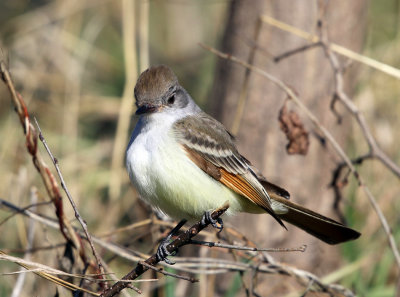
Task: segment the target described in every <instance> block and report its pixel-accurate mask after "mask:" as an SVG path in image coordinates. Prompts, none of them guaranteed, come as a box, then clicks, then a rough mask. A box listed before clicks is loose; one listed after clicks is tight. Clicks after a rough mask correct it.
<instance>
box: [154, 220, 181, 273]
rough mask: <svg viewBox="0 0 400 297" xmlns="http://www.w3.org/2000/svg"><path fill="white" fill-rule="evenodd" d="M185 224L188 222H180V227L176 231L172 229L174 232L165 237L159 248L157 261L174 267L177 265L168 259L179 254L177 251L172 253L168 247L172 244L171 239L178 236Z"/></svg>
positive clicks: (176, 227)
mask: <svg viewBox="0 0 400 297" xmlns="http://www.w3.org/2000/svg"><path fill="white" fill-rule="evenodd" d="M185 223H186V220H182V221H180V222H179V223H178V225H176V226H175V227H174V229H172V230H171V231H170V232H169V233H168V235H167V237H165V238H164V239H163V240H162V241H161V243H160V245H159V246H158V248H157V252H156V257H157V261H158V262H161V261H164V262H165V263H167V264H169V265H174V264H175V262H173V261H171V260H169V259H168V258H167V257H168V256H175V255H176V254H177V252H178V250H177V249H176V250H175V251H174V252H172V253H171V252H170V251H169V250H168V248H167V247H168V246H169V245H170V244H171V238H172V236H174V235H176V234H177V233H178V231H179V229H181V228H182V226H183V225H184V224H185Z"/></svg>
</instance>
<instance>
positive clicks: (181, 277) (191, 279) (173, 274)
mask: <svg viewBox="0 0 400 297" xmlns="http://www.w3.org/2000/svg"><path fill="white" fill-rule="evenodd" d="M139 264H140V265H143V266H145V267H147V268H149V269H151V270H153V271H155V272H158V273H161V274H164V275H167V276H172V277H174V278H178V279H183V280H186V281H189V282H191V283H197V282H198V281H199V280H198V279H197V278H193V277H187V276H183V275H179V274H175V273H172V272H168V271H165V270H164V269H163V268H159V267H155V266H153V265H150V264H147V263H146V262H144V261H139Z"/></svg>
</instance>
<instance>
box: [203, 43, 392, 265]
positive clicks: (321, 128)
mask: <svg viewBox="0 0 400 297" xmlns="http://www.w3.org/2000/svg"><path fill="white" fill-rule="evenodd" d="M200 46H201V47H203V48H205V49H206V50H208V51H210V52H212V53H213V54H215V55H217V56H219V57H221V58H223V59H227V60H230V61H232V62H235V63H237V64H239V65H242V66H243V67H245V68H248V69H251V70H252V71H253V72H255V73H257V74H259V75H261V76H263V77H265V78H267V79H268V80H270V81H271V82H272V83H274V84H275V85H277V86H278V87H279V88H281V89H282V90H283V91H284V92H285V93H286V94H287V95H288V96H289V98H290V99H291V100H292V101H293V102H294V103H295V104H296V105H297V106H298V107H299V108H300V109H301V110H302V111H303V112H304V113H305V115H306V116H307V117H308V118H309V119H310V121H311V122H312V123H313V125H314V126H315V127H316V128H317V129H318V130H319V131H320V132H321V133H322V134H323V135H324V136H325V138H326V139H327V140H328V141H329V143H330V144H331V145H332V147H333V148H334V150H335V151H336V153H337V154H338V155H339V156H340V157H341V158H342V160H343V161H344V162H345V163H346V165H347V166H348V168H349V169H350V170H351V172H352V174H353V175H354V177H355V178H356V180H357V182H358V185H359V187H360V188H361V189H362V190H363V191H364V193H365V194H366V196H367V198H368V200H369V201H370V203H371V205H372V207H373V209H374V210H375V212H376V214H377V215H378V217H379V220H380V222H381V224H382V227H383V229H384V230H385V232H386V236H387V238H388V240H389V245H390V248H391V249H392V252H393V254H394V256H395V259H396V264H397V266H398V267H399V268H400V253H399V250H398V248H397V245H396V241H395V240H394V238H393V235H392V232H391V229H390V226H389V224H388V222H387V220H386V218H385V216H384V214H383V213H382V210H381V209H380V207H379V205H378V203H377V202H376V199H375V197H374V195H372V193H371V191H370V190H369V188H368V186H367V185H366V184H365V182H364V180H363V179H362V177H361V176H360V174H359V173H358V171H357V170H356V168H355V167H354V165H353V163H352V162H351V160H350V158H349V157H348V156H347V155H346V153H345V152H344V150H343V149H342V148H341V146H340V145H339V143H338V142H337V141H336V140H335V138H334V137H333V136H332V134H331V133H330V132H329V131H328V130H327V129H326V128H325V127H324V126H323V125H322V124H321V123H320V122H319V120H318V119H317V117H316V116H315V115H314V114H313V113H312V112H311V111H310V110H309V109H308V108H307V107H306V106H305V105H304V103H303V102H302V101H301V100H300V98H299V97H298V96H297V95H296V94H295V92H294V91H293V90H292V89H291V88H290V87H289V86H287V85H286V84H285V83H284V82H283V81H281V80H280V79H278V78H276V77H275V76H273V75H271V74H269V73H268V72H266V71H264V70H262V69H261V68H258V67H256V66H254V65H250V64H248V63H246V62H245V61H243V60H241V59H239V58H237V57H235V56H232V55H230V54H226V53H222V52H220V51H218V50H217V49H215V48H212V47H209V46H206V45H204V44H200ZM356 113H357V114H358V113H359V111H358V110H357V111H356Z"/></svg>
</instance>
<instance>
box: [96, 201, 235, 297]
mask: <svg viewBox="0 0 400 297" xmlns="http://www.w3.org/2000/svg"><path fill="white" fill-rule="evenodd" d="M228 208H229V205H228V204H227V203H226V204H225V205H223V206H222V207H220V208H219V209H217V210H215V211H213V212H212V214H211V217H212V218H213V219H214V220H216V219H217V218H219V217H220V216H221V215H222V214H224V213H225V211H226V210H227V209H228ZM178 225H179V224H178ZM208 225H209V223H207V224H204V223H203V222H202V221H199V222H197V223H196V224H194V225H193V226H192V227H191V228H190V229H189V230H187V231H186V232H184V233H182V234H181V235H179V236H178V237H177V238H176V239H175V240H174V241H173V242H171V243H170V244H169V245H167V246H166V250H167V251H168V253H169V254H172V253H174V252H176V251H177V250H178V248H180V247H182V246H184V245H186V244H189V243H190V240H191V238H192V237H194V236H196V235H197V234H198V233H199V232H200V231H201V230H203V229H204V228H206V227H207V226H208ZM158 262H159V259H158V257H157V255H156V254H154V255H152V256H151V257H150V258H148V259H147V260H146V261H145V263H146V264H148V265H150V266H154V265H156V264H157V263H158ZM148 269H149V267H148V266H144V265H142V264H141V263H140V262H139V264H138V265H137V266H136V268H135V269H133V270H132V271H131V272H129V273H128V274H127V275H125V276H124V277H123V278H122V279H123V280H133V279H136V278H137V277H138V276H140V275H142V274H143V273H144V272H146V271H147V270H148ZM124 288H126V284H125V283H123V282H117V283H116V284H114V285H113V286H112V287H111V288H110V289H108V290H106V291H105V292H103V294H102V295H101V296H102V297H111V296H115V295H116V294H118V293H119V292H120V291H121V290H123V289H124Z"/></svg>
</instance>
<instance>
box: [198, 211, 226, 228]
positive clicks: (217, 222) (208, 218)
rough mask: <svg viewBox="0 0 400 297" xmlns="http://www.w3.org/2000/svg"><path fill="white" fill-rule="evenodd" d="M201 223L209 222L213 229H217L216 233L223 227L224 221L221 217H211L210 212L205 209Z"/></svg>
mask: <svg viewBox="0 0 400 297" xmlns="http://www.w3.org/2000/svg"><path fill="white" fill-rule="evenodd" d="M201 223H202V224H204V225H207V224H211V226H213V227H214V228H215V229H218V233H219V232H221V231H222V229H224V222H223V221H222V219H221V218H217V219H213V218H212V216H211V212H209V211H206V212H205V213H204V215H203V218H202V219H201Z"/></svg>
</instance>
